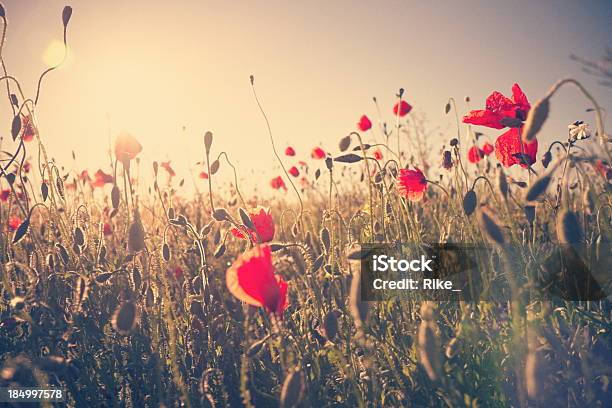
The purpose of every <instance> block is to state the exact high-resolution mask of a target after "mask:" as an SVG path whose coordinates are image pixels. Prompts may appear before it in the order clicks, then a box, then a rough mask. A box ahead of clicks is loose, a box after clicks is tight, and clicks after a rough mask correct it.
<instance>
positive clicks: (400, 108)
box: [393, 100, 412, 117]
mask: <svg viewBox="0 0 612 408" xmlns="http://www.w3.org/2000/svg"><path fill="white" fill-rule="evenodd" d="M411 110H412V106H410V104H409V103H408V102H406V101H403V100H402V101H399V102H398V103H396V104H395V105H394V106H393V114H394V115H396V116H397V115H399V116H401V117H404V116H406V115H407V114H409V113H410V111H411Z"/></svg>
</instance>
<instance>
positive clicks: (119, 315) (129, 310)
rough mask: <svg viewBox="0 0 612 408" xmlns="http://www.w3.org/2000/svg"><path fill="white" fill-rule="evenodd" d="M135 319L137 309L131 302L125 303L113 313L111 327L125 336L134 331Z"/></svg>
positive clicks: (136, 317)
mask: <svg viewBox="0 0 612 408" xmlns="http://www.w3.org/2000/svg"><path fill="white" fill-rule="evenodd" d="M137 319H138V309H137V308H136V305H135V304H134V303H133V302H126V303H124V304H122V305H121V306H119V307H118V308H117V310H116V311H115V314H114V316H113V320H112V325H113V328H114V329H115V330H116V331H117V333H119V334H121V335H127V334H129V333H130V332H131V331H132V330H133V329H134V326H135V325H136V321H137Z"/></svg>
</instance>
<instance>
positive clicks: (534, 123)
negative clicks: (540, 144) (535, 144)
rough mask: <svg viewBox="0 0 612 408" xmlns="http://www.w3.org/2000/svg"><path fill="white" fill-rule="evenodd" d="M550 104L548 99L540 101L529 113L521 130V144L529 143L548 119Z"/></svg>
mask: <svg viewBox="0 0 612 408" xmlns="http://www.w3.org/2000/svg"><path fill="white" fill-rule="evenodd" d="M549 110H550V104H549V102H548V98H544V99H540V100H539V101H537V102H536V103H535V105H534V106H533V107H532V108H531V110H530V111H529V114H528V115H527V120H526V121H525V127H524V128H523V142H525V143H527V142H531V141H532V140H533V139H535V137H536V135H537V134H538V132H539V131H540V129H542V125H544V122H546V119H547V118H548V112H549Z"/></svg>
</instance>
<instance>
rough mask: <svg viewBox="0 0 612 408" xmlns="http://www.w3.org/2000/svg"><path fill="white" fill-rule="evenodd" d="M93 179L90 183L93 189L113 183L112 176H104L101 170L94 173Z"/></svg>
mask: <svg viewBox="0 0 612 408" xmlns="http://www.w3.org/2000/svg"><path fill="white" fill-rule="evenodd" d="M94 177H95V179H94V181H93V183H92V185H93V186H94V187H104V185H105V184H110V183H112V182H113V176H111V175H110V174H106V173H105V172H103V171H102V170H98V171H96V174H94Z"/></svg>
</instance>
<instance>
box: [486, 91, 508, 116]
mask: <svg viewBox="0 0 612 408" xmlns="http://www.w3.org/2000/svg"><path fill="white" fill-rule="evenodd" d="M513 104H514V103H513V101H512V99H509V98H506V97H505V96H504V95H502V93H501V92H497V91H494V92H493V93H492V94H491V95H489V97H488V98H487V102H486V105H485V106H486V110H488V111H492V112H495V113H501V112H504V111H507V110H510V109H512V105H513Z"/></svg>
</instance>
